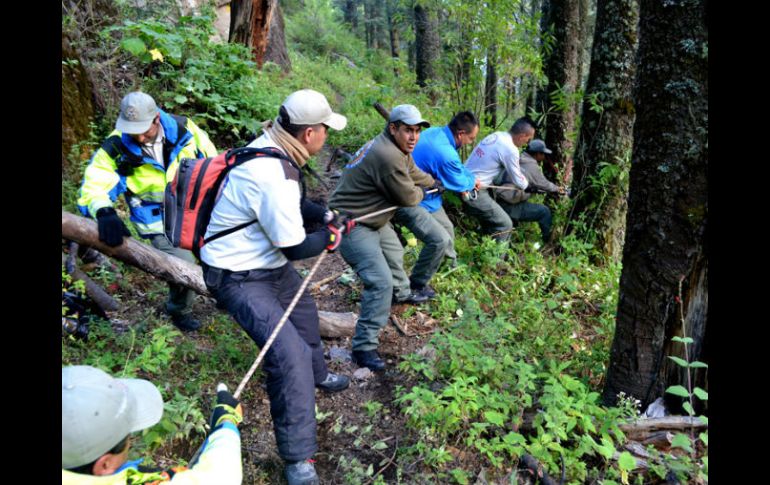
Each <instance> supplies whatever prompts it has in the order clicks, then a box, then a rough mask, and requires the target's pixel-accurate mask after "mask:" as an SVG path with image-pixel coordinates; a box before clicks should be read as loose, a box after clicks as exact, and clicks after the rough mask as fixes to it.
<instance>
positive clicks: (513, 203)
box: [493, 139, 565, 243]
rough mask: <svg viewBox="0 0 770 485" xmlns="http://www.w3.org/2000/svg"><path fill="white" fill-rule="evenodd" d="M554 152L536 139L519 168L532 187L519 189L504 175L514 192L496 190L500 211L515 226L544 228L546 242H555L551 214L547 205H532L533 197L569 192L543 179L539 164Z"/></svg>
mask: <svg viewBox="0 0 770 485" xmlns="http://www.w3.org/2000/svg"><path fill="white" fill-rule="evenodd" d="M546 153H551V150H549V149H548V147H546V146H545V142H544V141H543V140H539V139H534V140H532V141H531V142H529V144H528V145H527V148H526V149H525V150H524V152H523V153H522V154H521V159H520V160H519V166H520V167H521V172H522V173H523V174H524V177H526V179H527V182H528V185H527V188H526V190H521V189H518V188H516V186H515V185H514V184H513V183H512V182H511V178H510V176H509V175H508V173H507V172H506V173H504V174H503V178H502V180H501V184H500V185H501V186H510V187H511V188H510V189H493V192H494V194H495V199H496V200H497V203H498V204H500V207H502V208H503V210H504V211H505V212H506V213H507V214H508V216H510V218H511V220H512V221H514V222H537V224H538V226H540V234H541V236H542V238H543V242H545V243H548V242H550V240H551V219H552V218H551V210H550V209H548V207H547V206H545V205H543V204H536V203H533V202H529V200H528V199H529V198H530V197H531V196H532V193H546V194H555V195H564V194H565V190H564V188H562V187H559V186H558V185H556V184H554V183H553V182H551V181H550V180H548V179H547V178H545V175H543V171H542V170H541V169H540V165H539V163H540V162H542V161H543V160H544V159H545V154H546Z"/></svg>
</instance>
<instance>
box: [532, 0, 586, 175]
mask: <svg viewBox="0 0 770 485" xmlns="http://www.w3.org/2000/svg"><path fill="white" fill-rule="evenodd" d="M544 3H545V2H544ZM579 3H580V0H550V10H549V17H548V21H547V25H549V27H550V28H553V34H554V45H553V50H552V51H551V55H550V56H549V57H548V59H547V60H546V62H545V73H546V76H548V86H547V87H546V94H547V96H548V97H547V98H546V100H545V102H544V104H545V112H547V113H548V114H547V116H546V118H545V136H544V137H543V136H542V135H543V134H542V133H541V134H539V135H540V136H541V137H543V138H545V141H546V143H547V145H548V147H549V148H550V149H551V150H553V154H552V155H551V156H550V159H551V160H552V161H553V162H554V163H555V164H556V166H557V167H558V168H559V169H560V170H561V171H562V173H561V176H562V177H563V176H564V174H565V172H566V170H564V168H565V167H567V161H568V160H571V157H572V151H573V148H574V143H573V141H572V140H571V139H570V137H571V135H572V132H573V131H574V129H575V118H576V113H577V109H576V108H575V106H574V104H573V101H572V97H573V95H574V94H575V91H576V90H577V89H578V87H579V73H578V57H579V53H580V45H581V42H580V17H579V13H580V7H579ZM557 91H560V92H561V94H560V95H559V96H560V97H563V99H566V103H565V105H564V106H561V107H559V106H557V105H556V104H555V103H554V102H553V99H552V98H551V95H552V93H554V92H557ZM552 172H553V171H552V169H551V168H550V166H549V165H548V164H545V165H544V167H543V173H544V174H545V175H546V177H548V178H549V179H551V180H553V181H554V182H557V183H558V182H563V180H561V179H559V180H558V181H557V177H556V174H555V173H552Z"/></svg>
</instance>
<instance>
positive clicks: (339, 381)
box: [315, 372, 350, 392]
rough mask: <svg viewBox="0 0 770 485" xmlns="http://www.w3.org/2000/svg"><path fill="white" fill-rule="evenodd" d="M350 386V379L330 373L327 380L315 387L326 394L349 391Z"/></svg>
mask: <svg viewBox="0 0 770 485" xmlns="http://www.w3.org/2000/svg"><path fill="white" fill-rule="evenodd" d="M349 385H350V378H349V377H348V376H343V375H340V374H335V373H333V372H329V373H328V374H326V379H324V380H323V382H319V383H318V384H316V385H315V387H317V388H318V389H321V390H322V391H326V392H338V391H342V390H344V389H347V388H348V386H349Z"/></svg>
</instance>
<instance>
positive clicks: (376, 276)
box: [340, 223, 411, 351]
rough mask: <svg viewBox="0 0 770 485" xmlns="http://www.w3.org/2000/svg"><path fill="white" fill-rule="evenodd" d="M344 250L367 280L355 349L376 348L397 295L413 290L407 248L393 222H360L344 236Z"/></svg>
mask: <svg viewBox="0 0 770 485" xmlns="http://www.w3.org/2000/svg"><path fill="white" fill-rule="evenodd" d="M340 253H341V254H342V257H343V258H344V259H345V261H346V262H347V263H348V264H349V265H350V266H351V267H352V268H353V270H355V272H356V274H357V275H358V278H359V279H360V280H361V282H362V283H363V284H364V291H363V293H362V294H361V314H360V315H359V317H358V322H357V323H356V333H355V335H354V336H353V341H352V347H353V350H361V351H364V350H375V349H377V347H378V346H379V333H380V329H381V328H382V327H384V326H385V324H387V323H388V317H389V316H390V304H391V300H392V298H393V295H394V294H395V296H396V298H399V299H400V298H406V297H407V296H409V294H410V293H411V290H410V289H409V278H408V277H407V276H406V271H404V248H403V247H402V246H401V243H400V242H399V240H398V236H397V235H396V231H394V230H393V226H392V225H391V224H390V223H387V224H385V225H384V226H382V227H381V228H379V229H372V228H371V227H367V226H364V225H363V224H360V225H357V226H356V227H354V228H353V230H352V231H351V232H350V234H348V235H346V236H344V237H343V238H342V243H341V244H340Z"/></svg>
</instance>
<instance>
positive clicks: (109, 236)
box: [96, 207, 131, 248]
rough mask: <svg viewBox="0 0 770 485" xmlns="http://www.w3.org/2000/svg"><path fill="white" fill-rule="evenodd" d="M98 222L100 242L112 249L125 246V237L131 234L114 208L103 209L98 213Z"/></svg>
mask: <svg viewBox="0 0 770 485" xmlns="http://www.w3.org/2000/svg"><path fill="white" fill-rule="evenodd" d="M96 222H97V223H98V224H99V240H100V241H101V242H103V243H104V244H106V245H107V246H110V247H113V248H114V247H115V246H120V245H121V244H123V236H130V235H131V233H130V232H129V231H128V228H127V227H126V225H125V224H123V221H122V220H121V219H120V217H118V214H117V213H116V212H115V209H113V208H112V207H102V208H101V209H99V210H98V211H96Z"/></svg>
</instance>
